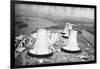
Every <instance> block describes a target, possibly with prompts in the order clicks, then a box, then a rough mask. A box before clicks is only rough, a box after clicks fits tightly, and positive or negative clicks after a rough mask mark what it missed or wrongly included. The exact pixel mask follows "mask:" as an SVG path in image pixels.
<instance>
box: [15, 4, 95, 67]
mask: <svg viewBox="0 0 100 69" xmlns="http://www.w3.org/2000/svg"><path fill="white" fill-rule="evenodd" d="M15 11H16V12H15V24H14V25H15V32H14V34H15V35H14V36H15V37H14V45H13V46H14V58H15V66H16V67H17V66H28V65H34V66H35V65H38V66H39V65H42V64H44V65H45V64H59V63H61V64H63V63H65V64H67V63H73V62H91V61H94V60H95V55H94V53H95V50H94V48H95V45H94V20H93V19H94V17H93V16H94V9H93V8H85V7H82V8H80V7H70V6H66V7H65V6H51V5H50V6H49V5H36V4H27V5H26V4H16V5H15ZM91 22H93V23H91Z"/></svg>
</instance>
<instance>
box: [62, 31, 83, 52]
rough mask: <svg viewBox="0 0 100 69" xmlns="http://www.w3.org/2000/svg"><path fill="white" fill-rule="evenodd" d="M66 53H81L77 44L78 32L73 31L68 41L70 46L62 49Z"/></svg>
mask: <svg viewBox="0 0 100 69" xmlns="http://www.w3.org/2000/svg"><path fill="white" fill-rule="evenodd" d="M62 50H63V51H65V52H71V53H77V52H80V51H81V50H80V48H79V46H78V43H77V31H74V30H71V31H70V36H69V39H68V44H67V45H66V46H64V47H63V48H62Z"/></svg>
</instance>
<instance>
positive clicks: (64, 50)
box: [61, 48, 82, 53]
mask: <svg viewBox="0 0 100 69" xmlns="http://www.w3.org/2000/svg"><path fill="white" fill-rule="evenodd" d="M61 51H63V52H66V53H81V52H82V51H81V50H76V51H71V50H66V49H63V48H61Z"/></svg>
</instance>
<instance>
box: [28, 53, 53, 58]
mask: <svg viewBox="0 0 100 69" xmlns="http://www.w3.org/2000/svg"><path fill="white" fill-rule="evenodd" d="M27 55H28V56H30V57H35V58H47V57H50V56H52V55H53V53H49V54H41V55H40V54H33V53H30V52H28V53H27Z"/></svg>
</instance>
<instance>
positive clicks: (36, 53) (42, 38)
mask: <svg viewBox="0 0 100 69" xmlns="http://www.w3.org/2000/svg"><path fill="white" fill-rule="evenodd" d="M48 46H49V43H48V31H47V30H46V29H39V30H38V31H37V35H36V42H35V44H34V46H33V49H31V50H29V52H28V55H30V56H33V57H45V56H50V55H52V51H51V50H50V49H49V47H48Z"/></svg>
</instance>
